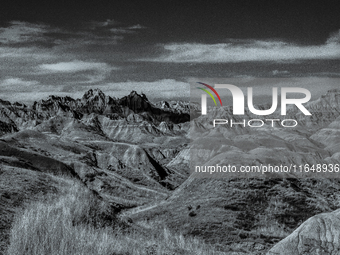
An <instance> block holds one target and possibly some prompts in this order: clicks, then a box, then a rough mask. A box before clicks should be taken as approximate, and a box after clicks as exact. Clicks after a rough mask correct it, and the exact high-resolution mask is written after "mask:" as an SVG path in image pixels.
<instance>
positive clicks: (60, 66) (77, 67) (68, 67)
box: [39, 60, 114, 73]
mask: <svg viewBox="0 0 340 255" xmlns="http://www.w3.org/2000/svg"><path fill="white" fill-rule="evenodd" d="M39 68H41V69H43V70H47V71H49V72H57V73H60V72H61V73H73V72H81V71H89V70H98V71H105V72H106V71H111V70H112V69H114V68H112V67H110V66H109V65H108V64H106V63H97V62H84V61H79V60H75V61H72V62H59V63H55V64H42V65H40V66H39Z"/></svg>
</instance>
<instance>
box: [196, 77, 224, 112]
mask: <svg viewBox="0 0 340 255" xmlns="http://www.w3.org/2000/svg"><path fill="white" fill-rule="evenodd" d="M197 83H198V84H202V85H204V86H206V87H207V88H209V89H211V91H212V92H214V93H215V95H216V96H217V98H218V100H219V101H220V104H221V106H223V105H222V100H221V98H220V95H219V94H218V93H217V91H216V90H215V89H214V88H213V87H211V86H210V85H208V84H205V83H203V82H197ZM197 88H198V89H201V90H203V91H204V92H206V93H207V94H208V95H209V96H210V97H211V98H212V99H213V100H214V103H215V106H217V103H216V100H215V98H214V96H213V94H211V93H210V91H209V90H207V89H203V88H199V87H197Z"/></svg>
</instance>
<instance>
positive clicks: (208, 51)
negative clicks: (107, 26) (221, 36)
mask: <svg viewBox="0 0 340 255" xmlns="http://www.w3.org/2000/svg"><path fill="white" fill-rule="evenodd" d="M339 42H340V31H339V32H338V33H335V34H333V35H332V36H331V37H330V38H329V39H328V40H327V41H326V43H325V44H323V45H318V46H315V45H310V46H301V45H296V44H292V43H287V42H282V41H261V40H230V41H229V42H227V43H218V44H201V43H171V44H165V45H163V48H164V50H165V53H164V54H163V55H162V56H160V57H157V58H153V59H143V61H154V62H171V63H236V62H246V61H295V60H307V59H340V43H339Z"/></svg>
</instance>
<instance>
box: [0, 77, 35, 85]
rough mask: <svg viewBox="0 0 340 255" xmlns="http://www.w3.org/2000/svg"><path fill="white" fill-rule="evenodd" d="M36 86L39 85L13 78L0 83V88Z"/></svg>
mask: <svg viewBox="0 0 340 255" xmlns="http://www.w3.org/2000/svg"><path fill="white" fill-rule="evenodd" d="M37 84H39V82H38V81H26V80H23V79H21V78H13V77H10V78H7V79H4V80H3V81H1V82H0V85H1V86H14V85H17V86H32V85H37Z"/></svg>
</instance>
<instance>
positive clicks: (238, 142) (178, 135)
mask: <svg viewBox="0 0 340 255" xmlns="http://www.w3.org/2000/svg"><path fill="white" fill-rule="evenodd" d="M339 98H340V91H338V90H332V91H329V92H327V94H325V95H324V96H323V97H321V98H320V99H318V100H316V101H313V102H310V103H309V104H308V105H306V107H307V108H308V109H309V110H310V111H311V112H312V116H311V117H307V118H306V117H305V116H302V115H301V114H300V113H299V111H298V110H297V109H294V108H291V109H290V110H289V114H288V116H287V118H292V119H297V120H298V122H299V125H298V126H297V127H296V128H282V127H280V126H277V127H274V128H272V127H271V126H269V125H265V126H264V127H261V128H247V127H246V128H243V127H237V128H230V127H228V126H227V125H226V126H222V125H221V126H219V127H216V128H214V127H213V126H212V119H214V118H215V117H216V116H218V118H226V119H231V118H234V117H233V116H232V114H231V109H230V107H223V108H213V109H210V113H209V114H208V115H206V116H200V114H199V113H197V106H190V104H189V103H186V102H174V101H173V102H167V101H162V102H158V103H151V102H150V101H149V100H148V99H147V97H146V96H145V95H143V94H142V95H139V94H137V93H136V92H134V91H133V92H131V93H130V94H129V95H127V96H126V97H123V98H120V99H118V98H113V97H110V96H107V95H105V94H104V93H103V92H102V91H100V90H89V91H88V92H86V93H85V94H84V96H83V97H82V98H81V99H73V98H70V97H57V96H50V97H49V98H47V99H46V100H40V101H38V102H35V103H34V104H33V105H32V106H26V105H24V104H21V103H10V102H7V101H2V100H0V169H1V170H0V175H1V178H0V194H1V195H0V199H1V200H0V214H1V220H0V229H1V230H2V231H3V233H2V234H1V235H0V236H1V239H0V247H1V248H2V250H4V247H5V246H6V245H8V234H9V228H10V226H11V223H12V221H13V215H14V214H15V212H16V209H17V208H21V207H24V206H25V204H27V203H28V202H30V201H33V200H40V199H42V198H43V197H44V196H46V195H48V194H53V193H58V192H63V188H62V187H63V186H67V185H69V184H68V183H67V181H65V178H66V177H67V176H69V177H71V178H75V179H77V180H79V181H80V182H81V183H82V184H83V185H84V186H85V187H86V188H88V189H89V190H91V191H92V192H93V193H94V194H95V195H96V196H97V197H98V199H101V200H104V201H106V202H108V203H109V204H110V205H111V206H112V210H113V211H114V212H115V213H116V214H117V215H120V217H121V219H123V220H127V221H128V222H130V223H131V224H133V225H135V226H139V227H141V228H143V226H145V223H146V222H149V223H150V222H153V223H155V224H159V225H162V224H165V225H166V226H168V227H169V228H170V229H171V230H174V231H177V232H181V233H183V234H184V235H188V236H199V237H200V238H202V239H204V240H206V241H207V242H209V243H211V244H213V245H214V246H215V247H216V249H219V250H221V251H225V252H227V254H265V253H266V252H267V251H268V250H269V249H270V248H272V247H273V246H274V245H275V244H276V243H278V242H279V241H281V240H282V239H284V238H286V237H287V236H288V235H289V234H291V233H292V232H293V231H294V230H295V229H296V228H297V227H298V226H299V225H300V224H301V223H302V222H304V221H305V220H307V219H308V218H309V217H311V216H314V215H316V214H318V213H323V212H330V211H333V210H335V209H337V208H338V207H339V200H338V198H339V196H338V194H337V193H338V192H339V190H340V182H339V180H338V179H335V178H333V179H328V178H322V177H320V176H317V175H313V174H311V175H310V176H309V177H311V178H309V179H307V178H300V179H296V177H299V176H296V175H294V174H287V175H284V176H283V175H264V176H261V178H250V177H252V176H250V175H249V176H247V175H245V176H229V177H228V176H218V178H211V177H209V178H202V176H201V175H200V174H197V173H193V174H191V173H190V168H189V165H190V164H189V163H190V158H191V162H192V163H194V164H197V165H202V164H208V165H216V164H220V165H225V164H233V165H261V164H272V165H280V164H284V165H288V164H289V165H290V164H296V165H301V164H306V163H308V164H311V165H312V164H317V163H327V164H337V163H340V162H339V161H340V156H339V155H340V154H339V150H338V146H339V145H338V142H337V141H338V140H339V139H340V132H339V127H340V125H339V118H340V117H339V116H340V113H339V110H340V105H339V102H340V100H339ZM195 111H196V112H195ZM247 115H248V116H247V117H246V118H253V117H254V116H251V114H249V112H247ZM190 116H191V117H195V118H192V120H191V121H190ZM274 117H277V116H274ZM235 120H237V119H235ZM237 121H239V120H237ZM189 129H190V134H189ZM204 177H206V176H204ZM230 177H234V178H230ZM235 177H237V178H235ZM240 177H243V178H240ZM257 177H259V176H257ZM0 253H1V249H0Z"/></svg>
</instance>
